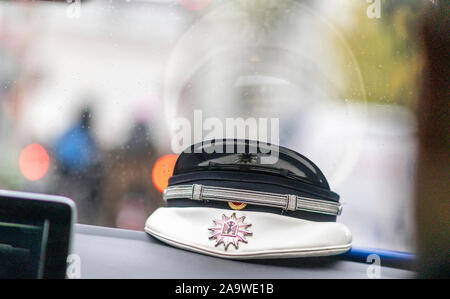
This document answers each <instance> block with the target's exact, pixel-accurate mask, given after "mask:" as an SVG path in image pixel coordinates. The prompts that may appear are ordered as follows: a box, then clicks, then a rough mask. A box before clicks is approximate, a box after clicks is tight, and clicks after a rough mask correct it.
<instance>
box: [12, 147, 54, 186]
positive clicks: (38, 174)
mask: <svg viewBox="0 0 450 299" xmlns="http://www.w3.org/2000/svg"><path fill="white" fill-rule="evenodd" d="M49 166H50V157H49V156H48V153H47V151H46V150H45V148H44V147H43V146H42V145H40V144H37V143H33V144H30V145H28V146H27V147H25V148H24V149H23V150H22V152H21V153H20V157H19V169H20V172H21V173H22V175H23V176H24V177H25V178H26V179H28V180H30V181H37V180H39V179H41V178H43V177H44V176H45V174H46V173H47V171H48V168H49Z"/></svg>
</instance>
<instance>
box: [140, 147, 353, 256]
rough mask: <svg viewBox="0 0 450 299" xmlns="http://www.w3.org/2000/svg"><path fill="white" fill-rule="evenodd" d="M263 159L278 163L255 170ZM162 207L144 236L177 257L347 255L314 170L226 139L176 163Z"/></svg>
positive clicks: (192, 150)
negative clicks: (179, 253) (179, 252)
mask: <svg viewBox="0 0 450 299" xmlns="http://www.w3.org/2000/svg"><path fill="white" fill-rule="evenodd" d="M220 148H222V149H223V150H217V149H220ZM274 152H275V155H274ZM267 155H272V156H275V157H278V159H277V161H276V162H275V163H273V164H263V163H261V161H263V159H264V157H267ZM164 199H165V200H166V201H167V207H161V208H159V209H157V210H156V211H155V212H153V214H151V215H150V217H149V218H148V219H147V221H146V223H145V231H146V232H147V233H149V234H150V235H152V236H153V237H155V238H157V239H159V240H161V241H163V242H165V243H167V244H170V245H172V246H175V247H179V248H182V249H186V250H191V251H195V252H200V253H204V254H208V255H212V256H218V257H223V258H233V259H254V258H289V257H311V256H326V255H335V254H340V253H344V252H346V251H347V250H349V249H350V247H351V240H352V237H351V233H350V231H349V229H348V228H347V227H346V226H345V225H344V224H341V223H337V222H336V217H337V216H338V215H339V214H340V213H341V211H342V207H341V205H340V204H339V195H338V194H336V193H335V192H332V191H331V190H330V187H329V185H328V182H327V180H326V178H325V176H324V175H323V174H322V172H321V171H320V169H319V168H318V167H317V166H316V165H314V163H312V162H311V161H310V160H308V159H307V158H306V157H304V156H302V155H300V154H298V153H296V152H294V151H292V150H289V149H287V148H284V147H279V146H276V147H275V146H273V145H270V144H266V143H261V142H254V141H249V140H232V139H224V140H212V141H207V142H202V143H199V144H195V145H192V146H191V147H189V148H188V149H186V150H185V151H184V152H183V153H182V154H181V155H180V156H179V157H178V160H177V162H176V164H175V168H174V171H173V175H172V177H171V178H170V179H169V185H168V187H167V189H166V190H165V191H164Z"/></svg>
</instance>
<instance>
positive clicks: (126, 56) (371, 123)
mask: <svg viewBox="0 0 450 299" xmlns="http://www.w3.org/2000/svg"><path fill="white" fill-rule="evenodd" d="M375 2H377V1H375ZM421 3H422V2H421V1H384V2H382V6H381V7H380V8H378V7H376V6H371V4H369V3H366V2H365V1H351V0H348V1H346V0H343V1H293V0H271V1H253V0H233V1H189V0H180V1H167V2H165V1H146V2H141V1H108V2H103V1H88V2H79V1H75V2H73V3H65V2H62V3H54V2H49V3H47V2H44V3H40V2H36V1H24V2H21V3H16V2H1V3H0V105H1V108H0V135H1V138H0V145H1V147H2V158H1V159H0V188H5V189H17V190H28V191H37V192H46V193H54V194H61V195H65V196H68V197H70V198H72V199H74V200H75V201H76V203H77V207H78V212H79V219H78V220H79V222H80V223H87V224H97V225H106V226H112V227H121V228H128V229H137V230H143V226H144V222H145V219H146V217H147V216H148V215H149V214H150V213H151V212H152V211H154V210H155V209H156V208H157V207H159V206H162V205H164V202H163V200H162V191H163V190H164V188H165V186H166V185H167V180H168V177H170V175H171V172H172V170H173V167H174V164H175V161H176V158H177V155H178V154H179V152H175V151H174V150H173V140H172V138H173V136H174V134H176V133H177V132H175V131H174V130H173V127H172V124H173V123H175V122H176V121H177V120H178V119H180V118H182V119H186V120H187V121H188V123H189V124H192V126H190V128H189V130H188V131H189V132H190V134H191V136H192V139H191V143H194V141H197V140H196V139H197V137H198V136H196V134H197V133H196V129H197V128H198V126H200V131H201V132H202V134H203V137H204V136H206V135H208V136H209V137H211V135H212V136H213V137H215V138H224V137H230V136H229V135H230V134H231V132H229V131H227V130H225V126H224V127H223V130H217V131H214V132H212V130H211V127H209V126H208V120H213V121H215V122H216V123H223V124H226V120H227V119H230V118H232V119H236V118H242V119H244V120H248V119H250V118H251V119H256V120H260V119H264V118H265V119H269V118H276V119H277V120H278V124H279V140H278V142H279V144H280V145H282V146H286V147H288V148H292V149H293V150H295V151H297V152H300V153H302V154H304V155H305V156H306V157H308V158H310V159H311V160H312V161H314V163H316V164H317V165H318V167H319V168H320V169H321V170H322V171H323V172H324V174H325V175H326V177H327V178H329V184H330V186H331V188H332V189H333V190H335V191H337V192H338V193H339V194H340V195H341V202H342V203H343V204H344V213H343V215H342V216H341V217H340V218H339V219H338V221H340V222H344V223H346V224H347V225H348V226H349V227H350V228H351V230H352V232H353V235H354V243H355V244H357V245H360V246H369V247H378V248H387V249H394V250H404V251H411V250H412V235H413V225H412V218H411V217H412V209H413V206H412V181H413V174H414V173H413V169H414V163H415V160H414V156H415V119H414V117H413V114H412V112H411V107H412V105H413V104H414V102H415V100H416V97H417V82H418V74H419V73H420V70H421V65H422V63H421V52H420V49H419V48H418V43H417V39H416V23H417V20H418V18H420V12H421V10H422V9H423V5H422V4H421ZM378 9H381V10H378ZM195 110H197V111H201V113H202V117H201V119H200V120H198V119H196V117H195V113H194V111H195ZM244 131H245V130H244ZM248 131H251V130H250V129H249V130H248ZM245 132H246V131H245ZM233 133H234V132H233ZM247 133H248V134H252V132H247ZM247 133H245V134H247ZM245 134H244V135H245ZM231 137H233V136H231ZM244 137H245V136H244ZM247 137H248V136H247ZM257 138H258V136H257ZM367 207H370V208H369V209H368V208H367Z"/></svg>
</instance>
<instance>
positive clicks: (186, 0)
mask: <svg viewBox="0 0 450 299" xmlns="http://www.w3.org/2000/svg"><path fill="white" fill-rule="evenodd" d="M179 2H180V4H181V5H182V6H183V7H184V8H186V9H189V10H194V11H197V10H202V9H204V8H205V7H207V6H208V5H209V3H211V0H179Z"/></svg>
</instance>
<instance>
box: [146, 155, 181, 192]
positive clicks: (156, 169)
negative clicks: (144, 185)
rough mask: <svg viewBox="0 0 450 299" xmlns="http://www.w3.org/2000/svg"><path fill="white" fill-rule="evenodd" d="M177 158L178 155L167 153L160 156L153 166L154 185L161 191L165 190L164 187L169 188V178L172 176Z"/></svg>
mask: <svg viewBox="0 0 450 299" xmlns="http://www.w3.org/2000/svg"><path fill="white" fill-rule="evenodd" d="M177 158H178V156H177V155H165V156H162V157H161V158H159V159H158V160H157V161H156V163H155V165H154V166H153V170H152V180H153V185H154V186H155V188H156V189H158V190H159V191H160V192H163V191H164V189H166V188H167V185H168V183H169V178H170V177H171V176H172V173H173V169H174V167H175V163H176V162H177Z"/></svg>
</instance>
